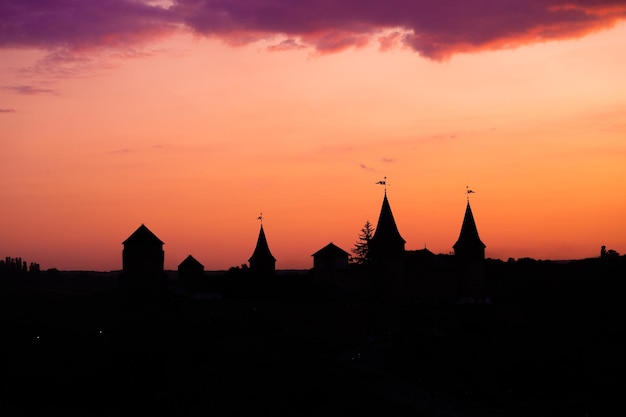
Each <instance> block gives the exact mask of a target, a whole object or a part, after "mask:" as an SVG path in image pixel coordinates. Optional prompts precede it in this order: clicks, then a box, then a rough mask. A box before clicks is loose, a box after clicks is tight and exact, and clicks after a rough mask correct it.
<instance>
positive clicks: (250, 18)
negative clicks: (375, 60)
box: [0, 0, 626, 60]
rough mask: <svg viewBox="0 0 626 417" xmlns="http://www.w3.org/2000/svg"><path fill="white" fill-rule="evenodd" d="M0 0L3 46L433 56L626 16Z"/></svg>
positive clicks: (555, 3) (283, 2)
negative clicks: (190, 45)
mask: <svg viewBox="0 0 626 417" xmlns="http://www.w3.org/2000/svg"><path fill="white" fill-rule="evenodd" d="M160 4H167V5H168V6H163V5H159V4H158V3H157V2H154V1H149V0H106V1H104V0H29V1H23V0H0V16H2V17H0V47H18V48H19V47H37V48H44V49H47V50H50V51H54V50H57V49H69V50H73V51H83V52H89V51H90V50H91V49H93V48H103V47H105V48H106V47H109V48H111V47H113V48H121V49H125V48H128V47H132V46H136V45H141V44H142V43H144V42H147V41H152V40H156V39H159V38H161V37H165V36H168V35H169V34H171V33H173V32H175V31H191V32H193V33H195V34H198V35H203V36H209V37H219V38H221V39H223V40H225V41H227V42H228V43H230V44H245V43H249V42H254V41H257V40H260V39H270V38H274V37H275V36H280V37H285V39H286V40H284V41H279V43H277V44H276V45H275V46H274V47H273V48H272V47H270V49H278V50H282V49H293V47H299V46H300V45H307V46H310V47H313V48H315V49H316V50H317V51H319V52H336V51H341V50H343V49H346V48H350V47H360V46H363V45H365V44H367V43H368V42H371V41H377V42H378V43H379V45H380V48H381V49H382V50H386V49H389V48H392V47H394V46H398V45H400V46H407V47H409V48H412V49H413V50H414V51H416V52H418V53H420V54H421V55H423V56H426V57H429V58H431V59H436V60H440V59H445V58H447V57H449V56H451V55H453V54H455V53H460V52H474V51H480V50H484V49H501V48H510V47H516V46H519V45H523V44H529V43H534V42H542V41H547V40H554V39H565V38H574V37H580V36H583V35H585V34H588V33H590V32H592V31H596V30H600V29H603V28H608V27H611V26H612V25H613V24H615V23H616V22H617V21H619V20H622V19H625V18H626V4H625V3H624V1H623V0H508V1H495V0H472V1H468V0H387V1H385V2H381V1H380V0H341V1H325V0H324V1H322V0H298V1H295V0H229V1H224V0H172V1H170V2H169V3H167V2H160Z"/></svg>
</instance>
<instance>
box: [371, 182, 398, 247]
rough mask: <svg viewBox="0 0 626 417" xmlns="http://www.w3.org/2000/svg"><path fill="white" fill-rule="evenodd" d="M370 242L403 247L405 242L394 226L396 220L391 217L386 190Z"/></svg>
mask: <svg viewBox="0 0 626 417" xmlns="http://www.w3.org/2000/svg"><path fill="white" fill-rule="evenodd" d="M370 243H373V244H374V245H376V246H378V245H385V246H396V245H402V247H403V249H404V244H405V243H406V241H405V240H404V239H403V238H402V236H400V232H399V231H398V226H396V221H395V220H394V218H393V213H392V212H391V206H390V205H389V200H388V199H387V193H386V192H385V197H384V198H383V206H382V207H381V209H380V215H379V216H378V224H377V225H376V230H375V231H374V236H372V240H371V241H370Z"/></svg>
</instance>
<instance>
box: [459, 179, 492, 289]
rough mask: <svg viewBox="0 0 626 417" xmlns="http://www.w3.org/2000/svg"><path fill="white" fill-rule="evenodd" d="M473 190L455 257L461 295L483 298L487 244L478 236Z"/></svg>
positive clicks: (468, 192) (468, 191) (469, 191)
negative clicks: (472, 198) (473, 211)
mask: <svg viewBox="0 0 626 417" xmlns="http://www.w3.org/2000/svg"><path fill="white" fill-rule="evenodd" d="M471 192H473V191H471V190H469V189H468V190H467V195H468V198H467V206H466V207H465V216H464V217H463V224H462V226H461V233H460V234H459V238H458V239H457V241H456V243H455V244H454V245H453V246H452V247H453V248H454V257H455V260H456V264H457V266H458V273H459V295H460V296H461V297H463V298H468V297H469V298H474V299H478V298H482V297H483V295H484V294H483V279H484V265H483V264H484V261H485V247H486V246H485V244H484V243H483V242H482V241H481V240H480V237H479V236H478V228H477V227H476V222H475V221H474V214H473V213H472V207H471V206H470V202H469V194H470V193H471Z"/></svg>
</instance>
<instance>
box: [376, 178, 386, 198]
mask: <svg viewBox="0 0 626 417" xmlns="http://www.w3.org/2000/svg"><path fill="white" fill-rule="evenodd" d="M376 184H378V185H384V186H385V194H387V177H383V180H382V181H378V182H377V183H376Z"/></svg>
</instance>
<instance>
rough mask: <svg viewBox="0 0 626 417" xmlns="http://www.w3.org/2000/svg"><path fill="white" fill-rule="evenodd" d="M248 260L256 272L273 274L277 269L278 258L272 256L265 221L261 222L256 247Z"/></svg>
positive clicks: (252, 269)
mask: <svg viewBox="0 0 626 417" xmlns="http://www.w3.org/2000/svg"><path fill="white" fill-rule="evenodd" d="M259 219H260V217H259ZM248 262H250V271H251V272H253V273H255V274H262V275H265V274H273V273H274V272H275V271H276V258H274V257H273V256H272V252H270V248H269V246H268V245H267V239H266V238H265V231H264V230H263V223H261V230H260V231H259V238H258V239H257V241H256V247H255V248H254V252H253V253H252V256H251V257H250V259H248Z"/></svg>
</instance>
